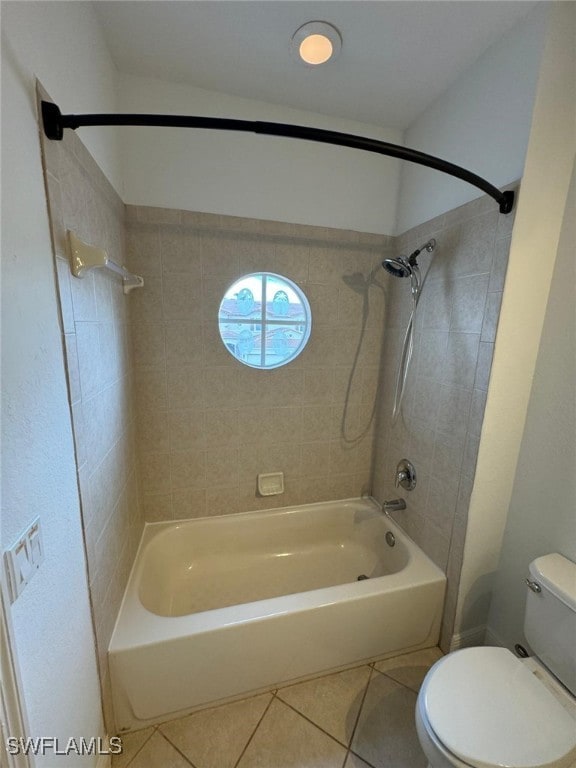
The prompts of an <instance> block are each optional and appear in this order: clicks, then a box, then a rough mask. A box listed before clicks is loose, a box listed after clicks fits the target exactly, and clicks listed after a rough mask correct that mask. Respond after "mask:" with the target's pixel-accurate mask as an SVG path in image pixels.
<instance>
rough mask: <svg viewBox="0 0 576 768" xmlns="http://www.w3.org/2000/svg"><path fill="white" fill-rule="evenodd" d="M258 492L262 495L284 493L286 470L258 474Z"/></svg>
mask: <svg viewBox="0 0 576 768" xmlns="http://www.w3.org/2000/svg"><path fill="white" fill-rule="evenodd" d="M258 493H259V494H260V496H277V495H278V494H280V493H284V472H268V473H267V474H265V475H258Z"/></svg>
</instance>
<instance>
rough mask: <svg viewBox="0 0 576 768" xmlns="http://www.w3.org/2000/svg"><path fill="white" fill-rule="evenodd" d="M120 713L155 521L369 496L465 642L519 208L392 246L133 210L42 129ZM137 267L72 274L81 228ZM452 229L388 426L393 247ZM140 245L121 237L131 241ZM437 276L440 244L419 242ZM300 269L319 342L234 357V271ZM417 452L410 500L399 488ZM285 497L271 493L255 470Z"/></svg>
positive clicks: (416, 234) (87, 506) (456, 220)
mask: <svg viewBox="0 0 576 768" xmlns="http://www.w3.org/2000/svg"><path fill="white" fill-rule="evenodd" d="M43 150H44V160H45V170H46V186H47V193H48V199H49V207H50V216H51V224H52V229H53V242H54V253H55V263H56V275H57V285H58V290H59V297H60V305H61V324H62V329H63V344H64V351H65V356H66V362H67V369H68V371H67V372H68V382H69V393H70V403H71V413H72V422H73V429H74V437H75V444H76V457H77V464H78V477H79V488H80V497H81V506H82V519H83V527H84V536H85V543H86V554H87V563H88V577H89V581H90V591H91V601H92V610H93V618H94V627H95V634H96V641H97V647H98V656H99V665H100V674H101V681H102V692H103V702H104V710H105V718H106V722H107V725H108V728H109V729H112V728H113V717H112V713H111V706H110V684H109V677H108V671H107V664H106V651H107V647H108V644H109V640H110V635H111V632H112V628H113V624H114V621H115V618H116V615H117V612H118V607H119V603H120V600H121V597H122V592H123V589H124V586H125V583H126V580H127V576H128V572H129V570H130V567H131V564H132V562H133V559H134V554H135V550H136V547H137V544H138V540H139V537H140V533H141V530H142V524H143V521H144V519H145V520H147V521H151V522H152V521H157V520H167V519H178V518H186V517H198V516H203V515H218V514H230V513H236V512H243V511H249V510H254V509H258V508H268V507H271V506H286V505H292V504H300V503H310V502H314V501H323V500H330V499H337V498H348V497H354V496H359V495H362V494H372V495H373V496H374V497H375V498H377V499H378V500H380V501H382V500H384V499H385V498H395V497H397V496H399V495H400V496H403V497H405V498H406V501H407V509H406V511H405V512H402V513H399V514H396V515H395V517H396V518H397V520H398V522H399V523H400V525H401V526H403V527H404V528H405V529H406V530H407V531H408V533H409V534H410V535H411V537H412V538H413V539H414V540H415V541H416V542H417V544H418V545H419V546H420V547H421V548H422V549H423V550H424V551H425V552H426V553H427V554H428V555H429V556H430V557H431V558H432V559H433V560H434V561H435V562H436V563H437V564H438V565H439V566H440V567H441V568H442V569H443V570H445V571H446V572H447V575H448V594H447V603H446V611H445V616H444V621H443V627H442V647H443V649H444V650H447V649H448V646H449V644H450V641H451V637H452V630H453V619H454V610H455V601H456V595H457V588H458V579H459V573H460V566H461V561H462V551H463V545H464V536H465V529H466V518H467V511H468V504H469V498H470V493H471V489H472V484H473V478H474V471H475V463H476V454H477V450H478V444H479V438H480V431H481V427H482V419H483V412H484V405H485V400H486V392H487V387H488V378H489V373H490V364H491V359H492V349H493V344H494V338H495V332H496V325H497V319H498V313H499V308H500V301H501V296H502V289H503V283H504V276H505V271H506V265H507V258H508V250H509V244H510V235H511V228H512V218H513V217H512V216H501V215H500V214H498V212H497V210H496V206H495V204H494V202H493V201H492V200H491V199H488V198H481V199H479V200H476V201H474V202H472V203H469V204H468V205H465V206H462V207H461V208H459V209H457V210H455V211H451V212H449V213H447V214H445V215H443V216H440V217H438V218H436V219H434V220H432V221H430V222H427V223H425V224H423V225H420V226H419V227H417V228H415V229H413V230H410V231H409V232H407V233H405V234H403V235H402V236H400V237H398V238H392V237H386V236H381V235H370V234H363V233H356V232H348V231H344V230H336V229H325V228H320V227H311V226H301V225H295V224H285V223H280V222H270V221H260V220H252V219H243V218H236V217H231V216H220V215H213V214H205V213H194V212H190V211H177V210H171V209H159V208H146V207H136V206H124V205H123V203H122V202H121V200H120V199H119V198H118V196H117V195H116V193H115V192H114V191H113V189H112V188H111V187H110V185H109V183H108V182H107V180H106V179H105V177H104V175H103V174H102V172H101V171H100V170H99V168H98V167H97V165H96V164H95V162H94V160H93V159H92V158H91V156H90V155H89V153H88V152H87V151H86V149H85V148H84V146H83V145H82V143H81V142H80V140H79V139H78V137H77V136H76V135H75V134H74V133H73V132H71V131H67V132H66V134H65V137H64V141H63V142H61V143H60V142H58V143H57V142H49V141H43ZM68 228H69V229H74V230H75V231H76V232H77V234H78V235H79V236H80V237H81V238H83V239H85V240H86V241H87V242H90V243H92V244H94V245H98V246H101V247H104V248H106V249H107V250H108V251H109V254H110V256H111V257H112V258H113V259H114V260H116V261H118V262H120V263H122V262H126V263H127V264H128V265H129V267H130V268H131V269H133V270H134V271H135V272H136V273H138V274H141V275H142V276H143V277H144V280H145V286H144V288H143V289H141V290H136V291H133V292H132V293H131V294H130V295H129V296H124V294H123V293H122V290H121V285H120V282H119V280H118V278H117V277H116V276H114V275H111V274H109V273H107V272H106V271H104V270H96V271H94V272H93V273H91V274H90V275H89V276H88V277H86V278H85V279H83V280H77V279H75V278H74V277H72V276H71V275H70V269H69V261H68V258H69V254H68V250H67V244H66V240H65V230H66V229H68ZM430 237H435V238H436V240H437V243H438V245H437V248H436V252H435V254H434V259H433V266H432V268H431V271H430V274H429V275H428V276H427V282H426V285H425V288H424V292H423V294H422V300H421V303H420V305H419V308H418V314H417V321H416V331H417V333H416V344H415V353H414V359H413V364H412V368H411V372H410V376H409V379H408V387H407V394H406V398H405V402H404V407H403V411H402V415H401V417H400V419H399V420H398V422H397V423H396V424H395V425H393V424H392V423H391V411H392V399H393V391H394V385H395V378H396V372H397V366H398V360H399V356H400V351H401V343H402V337H403V334H404V329H405V327H406V323H407V321H408V316H409V312H410V304H411V298H410V289H409V281H407V280H400V279H395V278H392V277H390V276H388V275H386V274H385V273H384V271H383V270H382V269H381V267H380V263H381V261H382V259H383V258H384V257H385V256H388V255H395V254H399V253H404V254H406V253H410V252H411V251H412V250H414V249H415V248H416V247H418V246H420V245H421V244H422V243H424V242H425V241H427V240H428V239H429V238H430ZM124 246H125V247H124ZM419 260H420V263H421V266H422V268H423V272H424V273H425V272H426V269H427V267H428V265H429V264H430V255H429V254H425V253H423V254H422V255H421V256H420V259H419ZM258 271H266V272H273V273H278V274H281V275H283V276H285V277H288V278H289V279H291V280H293V281H294V282H295V283H297V284H298V285H299V286H300V288H301V289H302V290H303V291H304V293H305V294H306V296H307V298H308V300H309V302H310V306H311V312H312V333H311V336H310V340H309V342H308V345H307V347H306V349H305V350H304V351H303V352H302V354H301V355H300V356H299V357H297V358H296V359H295V360H293V361H292V362H290V363H289V364H288V365H287V366H284V367H280V368H277V369H274V370H268V371H264V370H256V369H252V368H248V367H246V366H243V365H242V364H241V363H240V362H238V361H237V360H236V359H235V358H234V357H232V355H231V354H229V352H228V351H227V350H226V349H225V347H224V345H223V344H222V341H221V339H220V336H219V331H218V322H217V318H218V308H219V305H220V301H221V299H222V297H223V295H224V292H225V290H226V288H227V287H228V286H229V285H230V284H231V283H232V282H233V281H234V280H235V279H236V278H238V277H240V276H242V275H244V274H247V273H250V272H258ZM401 458H408V459H410V460H411V461H412V462H413V463H414V464H415V466H416V470H417V474H418V485H417V488H416V489H415V490H414V491H413V492H411V493H408V492H405V491H398V489H396V488H395V487H394V469H395V466H396V464H397V462H398V461H399V460H400V459H401ZM277 471H281V472H283V473H284V478H285V492H284V493H283V494H282V495H279V496H266V497H260V496H259V495H258V493H257V488H256V481H257V475H258V474H259V473H267V472H277Z"/></svg>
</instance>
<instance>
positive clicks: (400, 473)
mask: <svg viewBox="0 0 576 768" xmlns="http://www.w3.org/2000/svg"><path fill="white" fill-rule="evenodd" d="M394 485H395V486H396V488H398V486H401V487H402V488H404V490H405V491H413V490H414V488H416V470H415V469H414V464H412V462H410V461H408V459H401V460H400V461H399V462H398V466H397V467H396V478H395V480H394Z"/></svg>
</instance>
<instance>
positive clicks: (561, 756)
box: [416, 647, 576, 768]
mask: <svg viewBox="0 0 576 768" xmlns="http://www.w3.org/2000/svg"><path fill="white" fill-rule="evenodd" d="M526 662H529V663H526ZM416 728H417V731H418V737H419V739H420V743H421V746H422V749H423V751H424V754H425V755H426V757H427V758H428V761H429V765H430V767H431V768H501V767H502V766H506V767H507V768H574V766H576V703H575V702H574V700H573V698H572V697H571V696H570V695H569V694H568V692H566V691H564V690H563V689H562V687H561V686H560V685H559V683H554V681H553V679H552V677H551V676H550V675H549V673H548V672H547V671H546V670H545V669H544V668H542V667H541V666H540V665H538V664H537V662H535V661H534V660H533V659H529V660H526V661H521V660H520V659H518V658H516V657H515V656H514V655H513V654H512V653H511V652H510V651H508V650H506V649H505V648H490V647H485V648H468V649H466V650H463V651H456V652H455V653H452V654H450V655H449V656H445V657H444V658H443V659H441V660H440V661H439V662H437V663H436V664H435V665H434V667H432V669H431V670H430V672H429V673H428V675H427V676H426V678H425V680H424V683H423V685H422V688H421V689H420V694H419V696H418V702H417V707H416Z"/></svg>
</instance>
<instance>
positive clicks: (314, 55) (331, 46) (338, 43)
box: [291, 21, 342, 67]
mask: <svg viewBox="0 0 576 768" xmlns="http://www.w3.org/2000/svg"><path fill="white" fill-rule="evenodd" d="M341 47H342V38H341V37H340V32H338V30H337V29H336V27H333V26H332V24H328V23H327V22H325V21H309V22H308V23H307V24H304V25H303V26H301V27H300V28H299V29H297V30H296V32H294V34H293V36H292V45H291V50H292V55H293V56H294V57H295V58H296V59H297V60H298V61H300V62H303V63H304V64H306V65H307V66H309V67H317V66H318V65H319V64H325V63H326V62H327V61H331V60H332V59H335V58H336V56H337V55H338V54H339V53H340V48H341Z"/></svg>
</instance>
